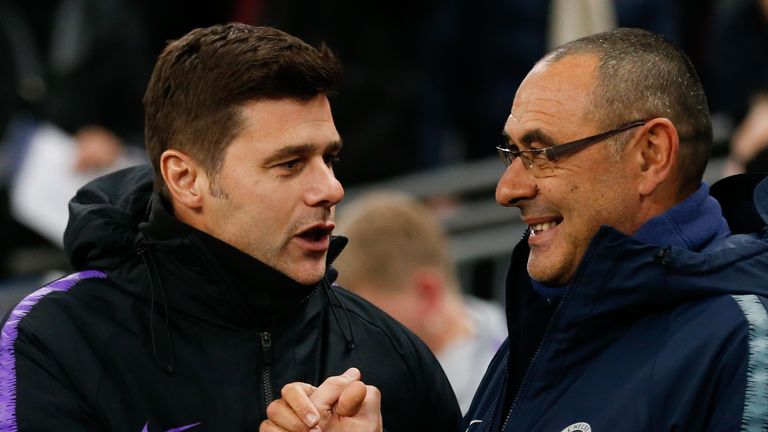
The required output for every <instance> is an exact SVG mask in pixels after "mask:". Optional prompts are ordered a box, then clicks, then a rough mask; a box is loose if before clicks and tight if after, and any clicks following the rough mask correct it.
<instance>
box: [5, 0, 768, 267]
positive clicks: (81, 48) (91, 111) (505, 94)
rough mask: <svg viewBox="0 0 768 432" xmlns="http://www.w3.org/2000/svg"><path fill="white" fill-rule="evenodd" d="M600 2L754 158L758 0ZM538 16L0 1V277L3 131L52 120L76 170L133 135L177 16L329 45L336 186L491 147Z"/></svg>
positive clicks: (766, 61)
mask: <svg viewBox="0 0 768 432" xmlns="http://www.w3.org/2000/svg"><path fill="white" fill-rule="evenodd" d="M613 7H614V9H615V15H616V23H617V24H618V25H619V26H628V27H641V28H645V29H648V30H652V31H655V32H657V33H661V34H663V35H665V36H666V37H667V38H668V39H669V40H671V41H672V42H673V43H675V44H677V45H678V46H680V47H681V48H683V49H684V50H685V51H686V52H687V53H688V54H689V56H690V57H691V59H692V60H693V62H694V64H695V65H696V67H697V69H698V70H699V72H700V74H701V78H702V80H703V82H704V85H705V88H706V90H707V92H708V95H709V96H710V104H711V105H710V108H711V111H712V112H713V114H715V117H716V119H717V121H716V128H717V130H716V138H717V141H718V142H717V143H716V144H717V146H716V148H717V149H718V150H719V151H721V152H723V153H725V152H726V151H727V149H728V145H729V142H730V140H731V137H738V138H739V139H741V141H740V144H739V146H738V147H737V148H738V149H739V151H738V152H737V154H736V155H734V157H733V160H734V167H733V168H734V170H742V169H746V168H747V167H752V168H755V169H759V168H760V167H759V165H758V166H750V165H749V164H750V163H753V160H757V159H758V158H759V157H764V156H760V155H761V149H762V144H766V143H768V127H765V126H763V125H765V124H768V120H765V119H764V116H765V115H766V114H765V112H768V110H766V109H765V108H764V105H761V103H763V104H764V103H765V102H760V101H764V100H765V98H764V97H761V96H760V95H761V94H763V93H764V92H766V91H767V90H768V55H767V54H768V0H727V1H726V0H674V1H669V0H614V2H613ZM549 14H550V3H549V2H547V1H528V0H472V1H469V0H443V1H437V0H425V1H421V2H410V1H409V2H405V1H402V0H401V1H390V2H377V3H369V2H360V1H352V0H328V1H288V0H281V1H274V0H271V1H270V0H230V1H220V2H210V1H202V0H191V1H181V0H152V1H150V0H32V1H21V0H0V58H3V59H11V61H3V62H0V77H1V78H0V135H2V136H5V137H6V139H5V141H4V144H3V147H4V148H3V150H2V151H0V224H1V225H0V226H2V232H1V233H0V277H3V276H5V275H7V274H8V273H9V272H11V270H10V269H8V268H5V267H3V262H4V258H5V256H4V255H7V254H8V253H9V251H10V249H11V248H12V246H14V245H17V244H21V243H23V242H29V241H30V239H31V238H34V236H35V235H34V234H33V233H31V232H29V231H28V230H27V229H26V228H24V227H22V226H20V225H19V224H18V223H17V222H15V221H14V220H13V218H12V217H10V216H9V215H10V213H9V211H8V208H7V206H8V204H7V201H8V200H7V193H8V192H7V190H8V184H9V182H10V181H11V179H12V176H13V171H14V169H15V167H16V166H17V165H16V164H17V162H18V160H19V159H20V157H22V156H21V155H23V149H19V148H16V147H14V145H13V142H14V140H13V139H8V137H9V136H11V137H17V136H19V135H23V133H24V131H25V127H28V125H29V124H30V122H32V124H34V122H41V121H43V122H48V123H52V124H55V125H57V126H59V127H60V128H62V129H64V130H65V131H67V132H69V133H71V134H72V135H73V136H74V137H76V139H77V140H78V142H79V143H81V147H82V148H81V153H82V154H81V159H80V160H79V162H78V163H79V168H81V169H87V168H88V166H92V165H98V164H100V163H108V162H109V160H110V158H111V157H112V156H113V155H114V154H115V153H116V152H119V151H120V149H121V148H123V147H124V146H139V147H140V146H141V145H142V129H143V128H142V121H143V119H142V109H141V97H142V95H143V91H144V87H145V85H146V81H147V79H148V76H149V73H150V71H151V67H152V64H153V62H154V59H155V58H156V56H157V55H158V53H159V52H160V51H161V50H162V48H163V46H164V45H165V42H166V41H167V40H170V39H174V38H177V37H180V36H181V35H183V34H184V33H186V32H187V31H189V30H190V29H191V28H194V27H201V26H208V25H212V24H215V23H222V22H228V21H241V22H247V23H250V24H258V25H271V26H275V27H278V28H280V29H282V30H285V31H287V32H289V33H293V34H295V35H296V36H299V37H301V38H302V39H304V40H307V41H308V42H310V43H313V44H318V43H320V42H325V43H327V44H328V45H329V46H330V47H331V48H332V49H333V50H334V51H335V52H337V53H338V55H339V56H340V58H341V60H342V62H343V64H344V66H345V76H344V81H343V82H344V84H343V87H342V89H341V91H340V93H339V95H338V96H336V97H335V98H334V99H333V101H332V103H333V108H334V115H335V119H336V122H337V126H338V129H339V131H340V132H341V134H342V136H343V137H344V140H345V142H346V146H345V149H344V152H343V154H342V160H341V162H340V163H339V164H338V165H337V167H338V168H337V175H338V176H339V178H340V179H341V180H342V182H343V183H344V184H345V185H347V186H350V185H355V184H360V183H364V182H370V181H374V180H378V179H383V178H386V177H391V176H395V175H398V174H402V173H406V172H412V171H416V170H423V169H428V168H432V167H436V166H440V165H444V164H446V163H453V162H459V161H463V160H472V159H478V158H484V157H488V156H491V155H493V154H494V146H495V145H496V144H498V142H499V140H500V129H501V126H502V125H503V122H504V120H505V118H506V116H507V113H508V112H509V108H510V105H511V101H512V99H513V96H514V93H515V90H516V88H517V86H518V85H519V83H520V81H521V80H522V79H523V77H524V75H525V73H526V72H527V71H528V70H529V69H530V67H531V66H532V65H533V63H534V62H535V61H536V60H537V59H538V58H540V57H541V56H542V54H543V53H544V52H545V51H546V50H547V48H548V40H547V37H548V36H547V35H548V33H547V27H548V25H549V22H550V21H549ZM755 113H756V114H755ZM750 116H751V117H750ZM750 118H751V119H752V120H751V122H748V121H747V120H749V119H750ZM755 118H757V120H755ZM761 119H762V120H761ZM745 122H746V123H748V125H747V124H745ZM754 124H756V125H757V126H749V125H754ZM761 128H762V129H761ZM745 137H746V138H745ZM763 140H764V142H761V141H763ZM9 142H10V144H9ZM756 143H757V144H756ZM103 149H108V150H103ZM745 149H746V150H745ZM38 240H39V241H40V242H43V240H42V239H38Z"/></svg>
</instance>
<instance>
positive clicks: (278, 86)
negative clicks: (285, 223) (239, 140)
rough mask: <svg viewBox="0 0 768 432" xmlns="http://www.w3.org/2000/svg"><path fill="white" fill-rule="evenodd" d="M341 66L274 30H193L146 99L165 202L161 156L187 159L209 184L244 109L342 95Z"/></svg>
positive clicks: (158, 186) (168, 58) (149, 137)
mask: <svg viewBox="0 0 768 432" xmlns="http://www.w3.org/2000/svg"><path fill="white" fill-rule="evenodd" d="M340 75H341V65H340V63H339V61H338V59H337V58H336V56H334V54H333V53H332V52H331V51H330V50H329V49H328V47H326V46H325V45H321V46H320V47H319V48H314V47H312V46H310V45H308V44H306V43H305V42H303V41H302V40H300V39H299V38H297V37H294V36H291V35H289V34H287V33H285V32H282V31H280V30H277V29H274V28H270V27H253V26H249V25H245V24H239V23H232V24H226V25H216V26H212V27H208V28H200V29H195V30H192V31H191V32H189V33H188V34H186V35H185V36H184V37H182V38H181V39H178V40H176V41H172V42H170V43H169V44H168V45H167V46H166V47H165V49H164V50H163V52H162V53H161V54H160V56H159V57H158V60H157V63H156V64H155V68H154V70H153V72H152V77H151V79H150V81H149V85H148V87H147V92H146V94H145V95H144V111H145V138H146V147H147V153H148V155H149V159H150V160H151V161H152V165H153V168H154V174H155V190H157V191H160V192H161V193H164V194H166V193H167V190H166V188H165V184H164V182H163V178H162V175H161V174H160V155H161V154H162V153H163V152H164V151H165V150H167V149H170V148H173V149H178V150H182V151H185V152H187V153H188V154H189V155H190V156H191V157H192V158H193V159H195V161H196V162H198V163H199V164H200V165H201V166H202V167H203V169H205V170H206V172H207V173H208V174H209V175H211V176H212V177H214V178H215V177H216V175H217V174H218V172H219V170H220V168H221V163H222V160H223V157H224V151H225V150H226V148H227V146H228V145H229V143H230V142H231V141H232V139H233V138H234V137H235V136H236V135H237V134H238V133H239V131H240V128H241V120H240V113H241V111H240V107H241V106H242V105H243V104H245V103H247V102H252V101H258V100H275V99H295V100H299V101H307V100H310V99H312V98H313V97H315V96H317V95H319V94H326V95H327V94H331V93H333V92H335V90H336V89H337V87H338V82H339V79H340Z"/></svg>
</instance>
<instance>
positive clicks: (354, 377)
mask: <svg viewBox="0 0 768 432" xmlns="http://www.w3.org/2000/svg"><path fill="white" fill-rule="evenodd" d="M360 377H361V375H360V371H359V370H358V369H357V368H349V369H347V371H346V372H344V373H343V374H342V375H338V376H332V377H330V378H328V379H326V380H325V381H323V383H322V384H320V387H318V388H317V390H315V392H314V393H312V394H311V395H310V396H309V398H310V400H311V401H312V403H314V404H315V406H316V407H317V409H318V410H319V411H330V410H331V407H332V406H333V405H336V402H338V400H339V397H341V392H342V391H344V389H345V388H347V386H348V385H349V384H351V383H353V382H355V381H359V380H360Z"/></svg>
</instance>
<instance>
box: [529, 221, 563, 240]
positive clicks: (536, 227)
mask: <svg viewBox="0 0 768 432" xmlns="http://www.w3.org/2000/svg"><path fill="white" fill-rule="evenodd" d="M562 221H563V220H562V219H556V220H553V221H550V222H544V223H537V224H533V225H529V226H528V228H530V230H531V235H532V236H535V235H538V234H541V233H543V232H545V231H549V230H551V229H552V228H554V227H556V226H558V225H560V223H561V222H562Z"/></svg>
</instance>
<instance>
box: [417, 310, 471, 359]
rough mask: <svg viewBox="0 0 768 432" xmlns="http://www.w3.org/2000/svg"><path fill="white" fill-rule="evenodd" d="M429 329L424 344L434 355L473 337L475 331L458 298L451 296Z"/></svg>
mask: <svg viewBox="0 0 768 432" xmlns="http://www.w3.org/2000/svg"><path fill="white" fill-rule="evenodd" d="M427 327H428V328H427V329H426V330H427V331H425V333H426V334H425V337H424V342H425V343H426V344H427V346H429V348H430V349H431V350H432V351H433V352H434V353H440V351H442V350H443V349H445V348H446V347H447V346H449V345H451V344H452V343H454V342H456V341H459V340H461V339H464V338H468V337H470V336H472V335H473V334H474V331H475V330H474V327H473V326H472V321H471V320H470V319H469V315H468V314H467V311H466V309H465V307H464V305H463V304H462V302H461V300H460V299H459V298H458V296H449V297H448V298H447V299H446V301H445V304H444V307H443V311H442V313H441V314H440V315H439V316H437V317H435V320H434V321H433V322H432V323H431V325H429V326H427Z"/></svg>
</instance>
